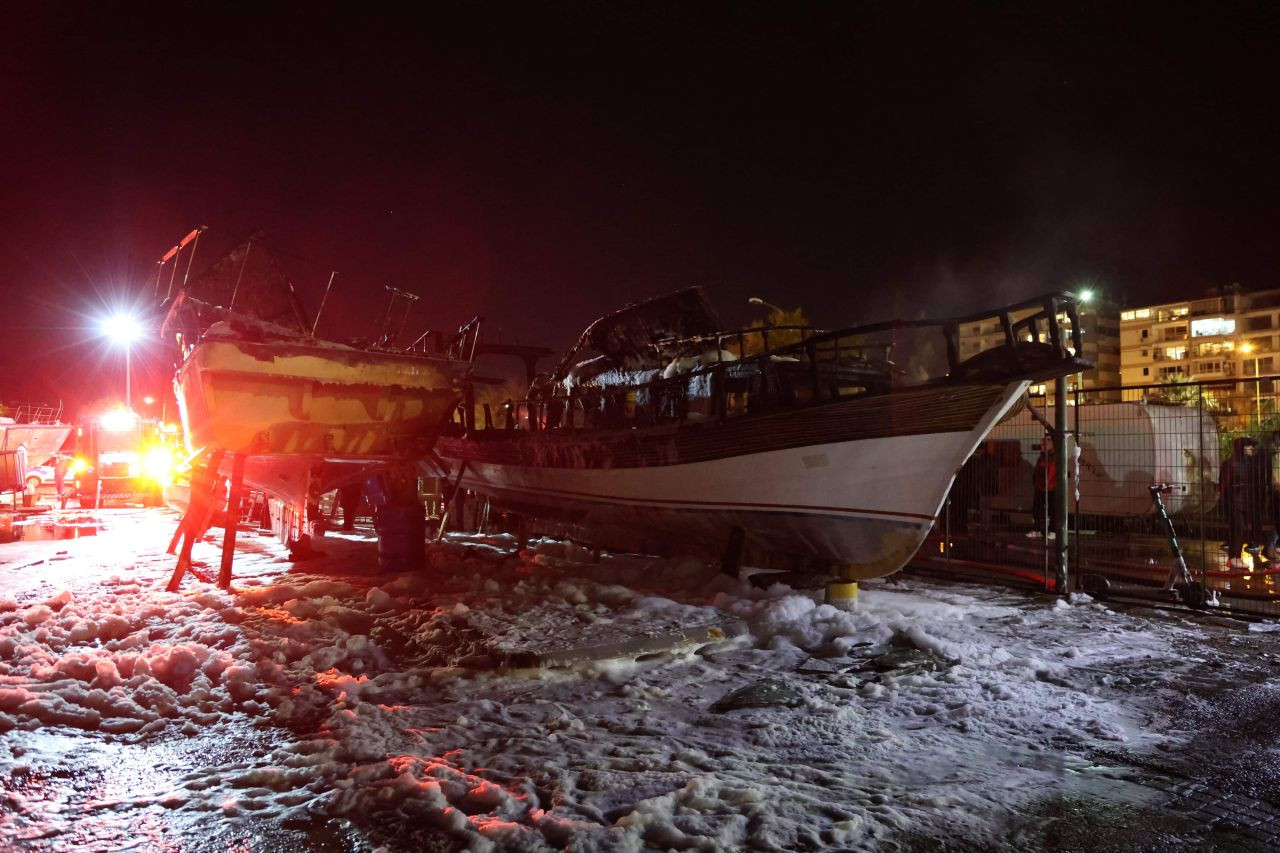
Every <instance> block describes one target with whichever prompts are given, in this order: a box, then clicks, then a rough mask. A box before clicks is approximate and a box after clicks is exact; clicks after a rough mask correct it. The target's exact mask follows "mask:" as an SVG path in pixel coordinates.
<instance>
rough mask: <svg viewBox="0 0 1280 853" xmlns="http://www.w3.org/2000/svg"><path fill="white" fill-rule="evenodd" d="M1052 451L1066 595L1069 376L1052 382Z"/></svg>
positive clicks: (1058, 582)
mask: <svg viewBox="0 0 1280 853" xmlns="http://www.w3.org/2000/svg"><path fill="white" fill-rule="evenodd" d="M1053 432H1054V439H1055V441H1054V444H1053V455H1054V457H1055V462H1056V464H1057V468H1058V470H1057V472H1056V473H1057V477H1056V478H1055V479H1056V480H1057V483H1056V485H1055V488H1054V492H1055V494H1054V496H1053V500H1054V502H1055V503H1056V504H1057V507H1058V518H1057V521H1056V523H1055V525H1054V526H1055V527H1056V528H1057V530H1056V531H1055V532H1056V533H1057V546H1058V548H1057V551H1058V553H1057V560H1056V561H1055V569H1056V571H1055V575H1054V582H1055V586H1056V590H1057V593H1058V595H1067V530H1068V529H1069V528H1068V526H1067V510H1068V509H1069V508H1070V504H1069V503H1068V501H1067V497H1068V495H1067V380H1066V377H1063V376H1060V377H1058V380H1057V381H1056V382H1055V383H1054V385H1053Z"/></svg>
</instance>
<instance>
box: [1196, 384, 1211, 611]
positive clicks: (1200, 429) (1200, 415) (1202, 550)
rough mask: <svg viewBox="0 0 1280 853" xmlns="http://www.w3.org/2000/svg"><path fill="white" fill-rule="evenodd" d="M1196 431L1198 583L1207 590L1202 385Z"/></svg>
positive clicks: (1206, 498) (1198, 386) (1197, 396)
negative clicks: (1198, 457) (1198, 530)
mask: <svg viewBox="0 0 1280 853" xmlns="http://www.w3.org/2000/svg"><path fill="white" fill-rule="evenodd" d="M1196 410H1197V412H1196V431H1197V433H1198V436H1197V441H1198V442H1199V444H1200V454H1199V456H1200V465H1199V467H1200V483H1199V498H1200V500H1199V504H1200V583H1202V584H1204V585H1205V588H1206V589H1207V588H1208V585H1209V575H1208V571H1209V565H1208V561H1209V555H1208V553H1207V547H1206V544H1205V538H1204V502H1205V501H1206V500H1208V495H1206V494H1205V484H1204V383H1200V384H1199V385H1197V386H1196Z"/></svg>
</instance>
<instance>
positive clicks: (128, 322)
mask: <svg viewBox="0 0 1280 853" xmlns="http://www.w3.org/2000/svg"><path fill="white" fill-rule="evenodd" d="M102 331H103V334H105V335H106V336H107V337H108V338H110V339H111V340H112V341H113V342H114V343H117V344H121V345H123V346H124V405H125V408H127V409H129V410H130V411H133V399H132V395H131V393H130V387H129V374H130V361H129V350H130V345H131V344H132V343H133V342H134V341H136V340H137V339H138V338H140V337H142V324H141V323H139V322H138V321H137V319H136V318H134V317H131V316H129V315H128V314H113V315H112V316H110V317H108V318H107V319H106V320H104V321H103V323H102Z"/></svg>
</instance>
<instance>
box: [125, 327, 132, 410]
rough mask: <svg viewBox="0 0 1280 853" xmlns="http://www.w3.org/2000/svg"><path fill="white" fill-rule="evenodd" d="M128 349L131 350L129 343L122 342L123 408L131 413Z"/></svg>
mask: <svg viewBox="0 0 1280 853" xmlns="http://www.w3.org/2000/svg"><path fill="white" fill-rule="evenodd" d="M130 349H132V347H130V346H129V342H128V341H125V342H124V407H125V408H126V409H128V410H129V411H131V412H132V411H133V397H132V396H131V394H130V387H129V374H130V373H132V371H131V370H130V369H129V350H130Z"/></svg>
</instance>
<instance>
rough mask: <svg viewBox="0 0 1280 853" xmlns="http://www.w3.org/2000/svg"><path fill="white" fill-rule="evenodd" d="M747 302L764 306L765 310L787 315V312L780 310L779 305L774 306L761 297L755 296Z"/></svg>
mask: <svg viewBox="0 0 1280 853" xmlns="http://www.w3.org/2000/svg"><path fill="white" fill-rule="evenodd" d="M747 302H749V303H751V304H752V305H763V306H764V307H765V308H769V309H771V310H773V311H777V312H778V313H779V314H785V313H787V312H786V311H784V310H782V309H781V308H779V307H778V306H777V305H774V304H773V303H772V302H765V301H764V300H763V299H761V298H760V297H759V296H753V297H751V298H750V299H748V300H747Z"/></svg>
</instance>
